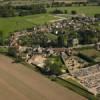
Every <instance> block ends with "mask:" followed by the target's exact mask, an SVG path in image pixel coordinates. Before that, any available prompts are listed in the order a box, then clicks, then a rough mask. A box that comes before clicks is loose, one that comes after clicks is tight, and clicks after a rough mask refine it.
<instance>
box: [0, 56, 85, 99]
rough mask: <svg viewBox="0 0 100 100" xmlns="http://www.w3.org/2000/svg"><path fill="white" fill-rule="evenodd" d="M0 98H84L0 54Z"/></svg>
mask: <svg viewBox="0 0 100 100" xmlns="http://www.w3.org/2000/svg"><path fill="white" fill-rule="evenodd" d="M0 100H86V98H84V97H82V96H80V95H78V94H76V93H74V92H73V91H71V90H69V89H67V88H64V87H62V86H60V85H59V84H56V83H54V82H51V81H50V80H49V79H47V78H45V77H44V76H42V75H40V74H39V73H37V72H35V71H33V70H32V69H29V68H28V67H25V66H24V65H21V64H19V63H17V64H16V63H14V62H13V60H12V59H10V58H9V57H6V56H3V55H0Z"/></svg>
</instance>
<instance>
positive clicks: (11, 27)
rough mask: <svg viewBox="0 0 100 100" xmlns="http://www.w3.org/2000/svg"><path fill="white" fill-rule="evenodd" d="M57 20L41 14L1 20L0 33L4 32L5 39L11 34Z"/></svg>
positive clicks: (51, 16)
mask: <svg viewBox="0 0 100 100" xmlns="http://www.w3.org/2000/svg"><path fill="white" fill-rule="evenodd" d="M54 19H56V18H55V17H54V16H53V15H49V14H39V15H30V16H24V17H12V18H0V31H3V33H4V37H7V36H8V35H9V34H8V33H9V32H13V31H16V30H22V29H26V28H30V27H32V26H33V25H35V24H43V23H47V22H49V21H51V20H54Z"/></svg>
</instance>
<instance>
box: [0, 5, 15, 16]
mask: <svg viewBox="0 0 100 100" xmlns="http://www.w3.org/2000/svg"><path fill="white" fill-rule="evenodd" d="M0 16H1V17H13V16H15V10H14V8H13V7H12V6H11V4H10V3H8V4H6V5H3V6H0Z"/></svg>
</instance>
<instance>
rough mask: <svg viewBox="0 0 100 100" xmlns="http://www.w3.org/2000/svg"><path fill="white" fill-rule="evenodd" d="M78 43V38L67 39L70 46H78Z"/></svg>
mask: <svg viewBox="0 0 100 100" xmlns="http://www.w3.org/2000/svg"><path fill="white" fill-rule="evenodd" d="M78 44H79V40H78V39H77V38H74V39H69V40H68V41H67V45H68V47H76V46H78Z"/></svg>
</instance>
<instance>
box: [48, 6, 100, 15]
mask: <svg viewBox="0 0 100 100" xmlns="http://www.w3.org/2000/svg"><path fill="white" fill-rule="evenodd" d="M56 8H57V9H61V10H63V11H64V10H67V11H68V13H71V11H72V10H75V11H77V13H79V14H86V15H87V16H94V15H95V14H97V13H100V6H80V7H79V6H77V7H75V6H73V7H56ZM56 8H55V7H54V8H49V9H48V12H50V11H52V10H53V9H56Z"/></svg>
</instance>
